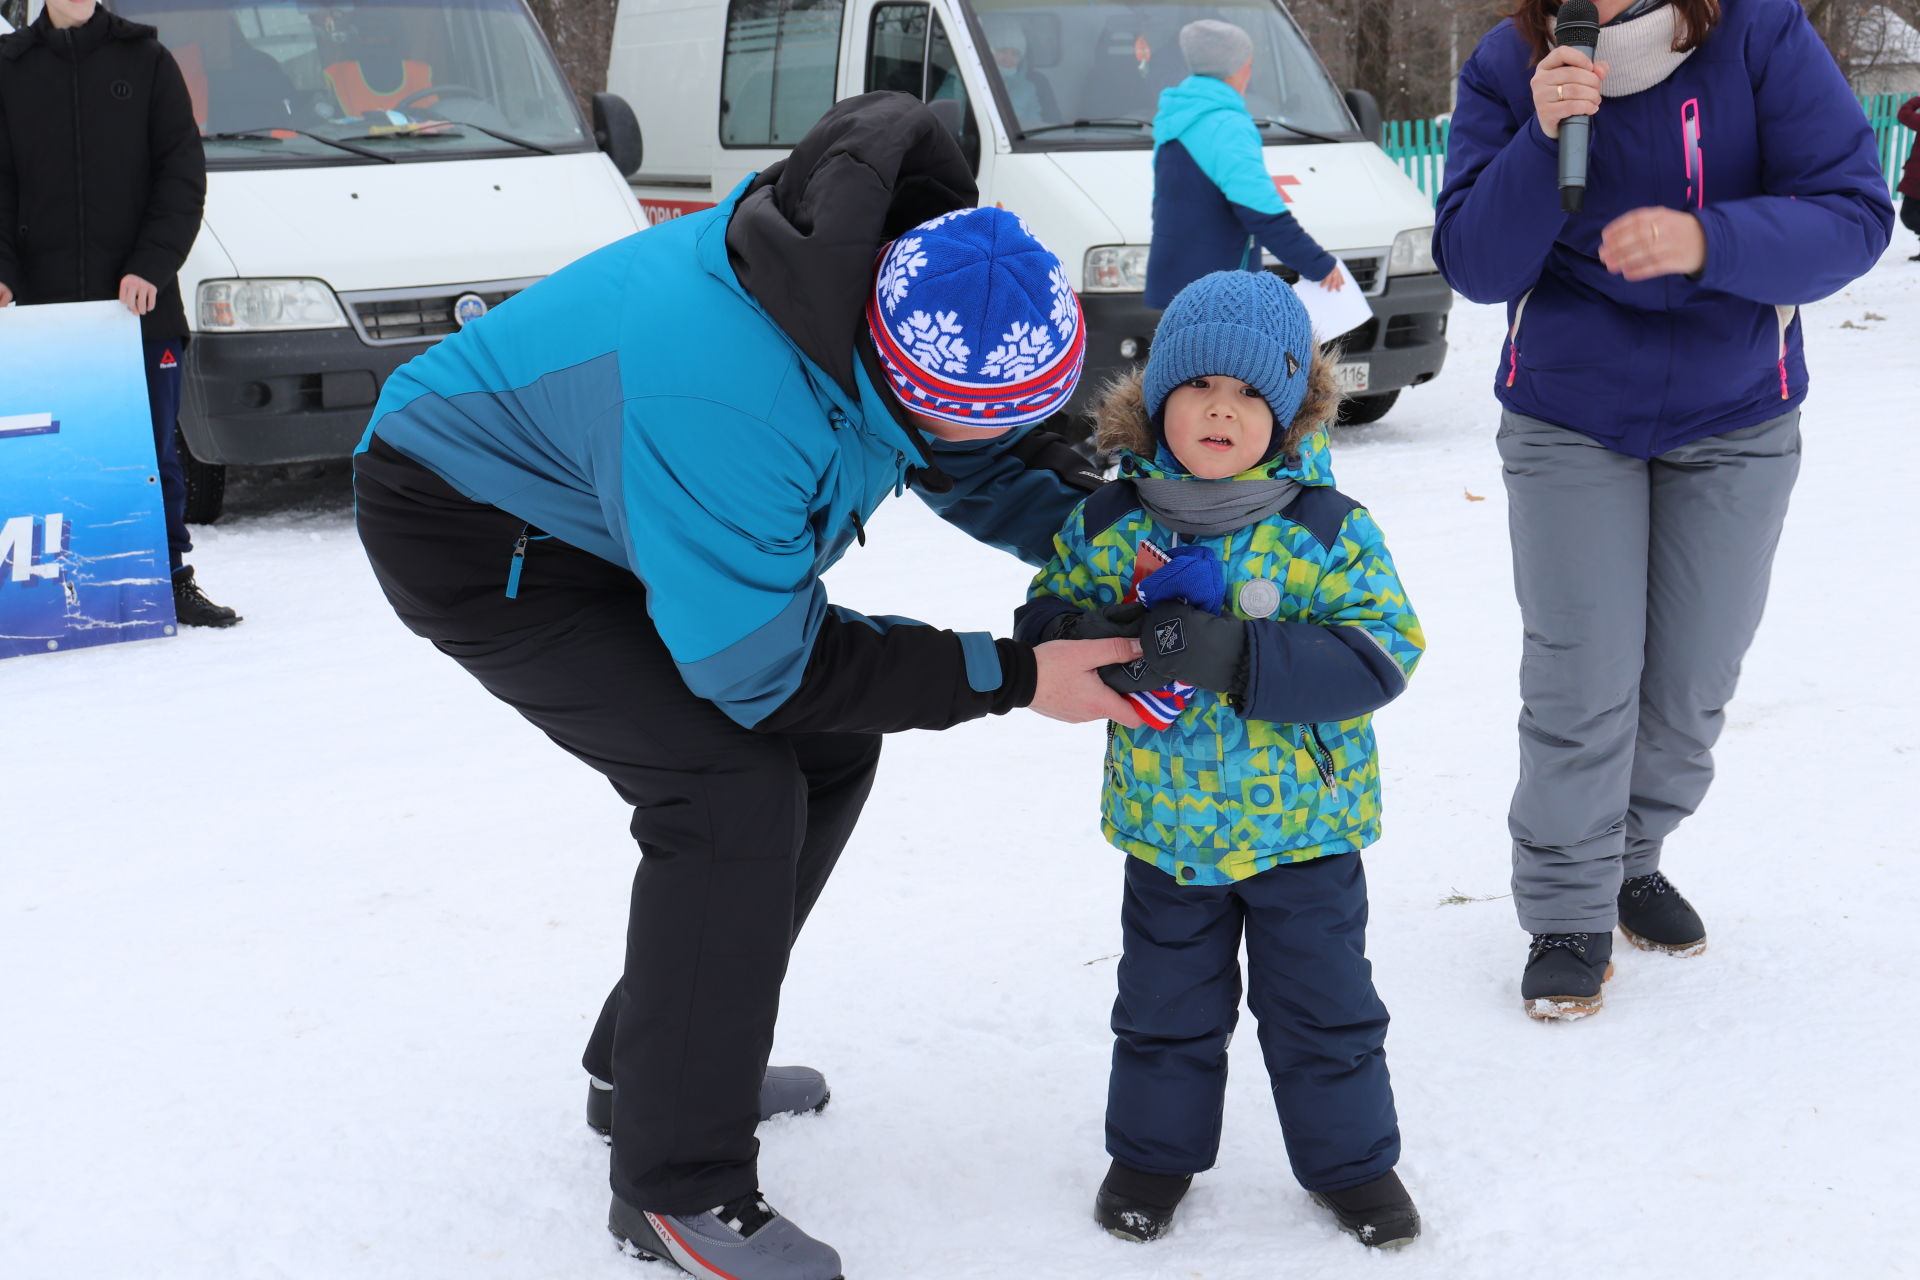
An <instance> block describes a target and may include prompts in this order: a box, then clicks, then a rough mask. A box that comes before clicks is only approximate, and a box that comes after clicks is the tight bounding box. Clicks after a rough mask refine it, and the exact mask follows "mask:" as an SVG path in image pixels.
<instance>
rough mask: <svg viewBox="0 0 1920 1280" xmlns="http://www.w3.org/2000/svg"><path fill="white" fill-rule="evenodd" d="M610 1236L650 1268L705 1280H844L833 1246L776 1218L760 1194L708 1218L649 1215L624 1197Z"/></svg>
mask: <svg viewBox="0 0 1920 1280" xmlns="http://www.w3.org/2000/svg"><path fill="white" fill-rule="evenodd" d="M607 1230H608V1231H611V1232H612V1233H613V1236H614V1238H615V1239H616V1240H618V1241H619V1242H620V1247H621V1249H623V1250H624V1251H626V1252H627V1253H629V1254H632V1255H633V1256H634V1257H636V1258H641V1259H644V1260H646V1261H648V1262H662V1261H664V1262H671V1263H672V1264H673V1265H674V1266H676V1267H679V1268H680V1269H681V1270H682V1271H684V1272H686V1273H687V1274H688V1275H690V1276H700V1277H702V1280H842V1277H841V1272H840V1255H839V1254H838V1253H836V1252H834V1250H833V1249H832V1247H831V1246H828V1245H825V1244H822V1243H821V1242H820V1241H818V1240H815V1239H814V1238H813V1237H812V1236H810V1235H808V1234H807V1233H806V1232H804V1231H802V1230H801V1229H800V1228H798V1227H796V1226H794V1225H793V1223H791V1222H789V1221H788V1220H787V1219H785V1218H783V1217H781V1216H780V1215H779V1214H777V1213H775V1212H774V1211H773V1209H772V1208H771V1207H770V1206H769V1205H768V1204H767V1202H766V1201H765V1200H763V1199H761V1197H760V1193H759V1192H758V1191H755V1192H753V1193H751V1194H749V1195H745V1196H742V1197H740V1199H738V1200H733V1201H730V1202H728V1203H726V1204H723V1205H717V1206H715V1207H714V1208H712V1209H709V1210H707V1211H706V1212H705V1213H691V1214H667V1213H649V1212H647V1211H646V1210H644V1209H636V1208H634V1207H633V1206H632V1205H630V1204H628V1203H627V1202H626V1201H624V1200H622V1199H621V1198H620V1197H619V1196H615V1197H614V1198H613V1205H612V1207H611V1208H610V1209H608V1210H607Z"/></svg>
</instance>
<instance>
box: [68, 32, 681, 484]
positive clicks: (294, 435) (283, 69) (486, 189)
mask: <svg viewBox="0 0 1920 1280" xmlns="http://www.w3.org/2000/svg"><path fill="white" fill-rule="evenodd" d="M34 7H35V10H36V12H37V10H38V8H39V5H38V4H37V3H36V4H35V6H34ZM108 7H110V8H112V9H113V10H114V11H115V12H117V13H119V14H121V15H122V16H124V17H127V18H131V19H133V20H134V21H136V22H145V23H149V24H151V25H153V26H155V27H158V28H159V31H160V39H161V42H162V43H164V44H165V45H166V46H167V47H168V49H169V50H171V51H172V53H173V55H174V58H175V60H176V61H178V62H179V64H180V68H181V71H182V73H183V74H184V75H185V77H186V80H187V88H188V93H189V94H190V96H191V97H192V98H193V104H194V113H195V115H196V117H197V118H198V119H199V122H200V126H201V132H202V135H203V138H204V143H205V147H206V154H207V206H206V218H205V222H204V224H203V225H202V227H201V230H200V236H199V238H198V239H197V240H196V241H195V242H194V246H193V252H192V253H191V254H190V255H189V256H188V258H187V262H186V265H185V267H183V268H182V269H181V272H180V290H181V296H182V298H183V300H184V301H185V303H186V308H187V323H188V325H189V327H190V328H191V330H192V335H191V341H190V342H189V344H188V346H187V352H186V367H185V375H186V376H185V379H184V384H183V390H182V404H181V412H180V430H181V434H182V436H183V438H184V440H185V442H186V445H187V447H188V449H189V451H190V452H191V455H192V459H193V461H189V464H188V481H189V518H190V519H194V520H201V521H204V520H210V519H212V518H213V517H214V516H215V515H217V514H218V513H219V509H220V503H221V500H222V494H223V480H224V470H223V466H224V464H229V463H281V462H298V461H305V460H309V459H317V458H338V457H344V456H346V455H347V454H348V453H350V452H352V450H353V447H354V445H355V444H356V443H358V441H359V439H360V435H361V433H362V432H363V431H365V430H366V425H367V415H368V413H369V412H370V411H371V410H372V408H373V403H374V400H375V398H376V397H377V396H378V395H379V394H380V387H381V384H382V383H383V382H384V381H385V380H386V377H387V375H388V374H389V373H391V372H392V371H393V370H394V369H395V368H396V367H398V366H399V365H401V364H403V363H405V362H406V361H407V360H409V359H411V358H412V357H414V356H415V355H418V354H419V353H420V352H421V351H422V350H424V349H425V348H426V347H427V346H428V345H430V344H431V343H433V342H434V341H435V340H437V339H438V338H440V337H442V336H444V335H446V334H448V333H452V332H453V331H454V330H455V329H456V328H458V327H460V326H461V325H463V324H466V323H467V322H469V321H470V320H472V319H473V318H474V317H476V316H479V315H483V314H485V312H486V311H487V309H488V308H489V307H493V306H497V305H499V304H500V303H501V302H502V301H504V300H505V299H507V298H509V297H512V296H513V295H514V294H515V293H517V292H518V291H519V290H521V289H524V288H526V287H527V286H528V285H529V284H532V283H533V282H534V281H536V280H539V279H540V278H541V277H543V276H545V275H548V274H549V273H551V272H553V271H556V270H558V269H559V268H560V267H562V266H565V265H566V264H567V263H569V262H571V261H573V260H574V259H575V258H578V257H580V256H581V255H583V254H586V253H590V252H592V251H593V250H594V249H597V248H599V247H600V246H602V245H604V244H607V243H610V242H611V241H614V240H617V239H619V238H620V237H622V236H627V235H631V234H633V233H634V232H635V231H637V230H640V229H642V228H644V227H645V226H646V225H647V223H646V220H645V218H644V217H643V216H642V215H641V213H640V210H639V206H638V205H637V204H636V203H635V202H634V198H633V192H632V190H631V188H629V187H628V186H627V183H626V180H625V178H624V177H623V176H622V174H623V172H632V171H633V170H634V169H636V168H637V167H638V166H639V163H640V158H641V157H640V136H639V131H638V128H637V126H636V125H635V124H634V121H633V113H632V111H631V110H630V109H629V108H627V106H626V104H625V103H622V102H620V101H619V100H618V99H616V98H614V97H612V95H605V94H603V95H600V97H599V98H597V99H596V100H595V101H594V104H593V106H594V111H593V114H594V117H595V118H594V122H593V126H592V127H589V125H588V122H587V121H586V120H585V119H583V118H582V115H581V112H580V109H579V107H578V106H577V105H576V104H575V102H574V98H573V95H572V93H571V92H570V91H569V90H568V88H567V84H566V81H565V79H564V78H563V77H562V76H561V73H560V69H559V67H558V66H557V65H556V63H555V62H554V58H553V51H552V50H551V49H550V48H549V47H548V45H547V41H546V37H545V36H544V35H542V34H541V31H540V28H539V26H538V25H536V24H535V22H534V20H533V17H532V15H531V14H530V13H529V12H528V10H527V7H526V3H525V0H108ZM603 151H608V152H611V153H612V156H611V158H610V156H609V155H608V154H603Z"/></svg>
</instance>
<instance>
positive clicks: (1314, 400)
mask: <svg viewBox="0 0 1920 1280" xmlns="http://www.w3.org/2000/svg"><path fill="white" fill-rule="evenodd" d="M1145 375H1146V370H1145V369H1144V367H1141V366H1135V367H1134V369H1133V370H1132V371H1131V372H1129V373H1124V374H1121V375H1120V376H1119V377H1116V378H1115V379H1114V380H1113V381H1112V382H1109V383H1108V384H1107V386H1106V389H1105V390H1104V391H1103V392H1102V393H1101V396H1100V404H1099V407H1098V408H1096V409H1095V410H1094V429H1093V443H1094V447H1096V448H1098V449H1100V450H1102V451H1103V452H1106V453H1128V454H1132V455H1133V457H1134V458H1135V459H1137V460H1138V461H1139V462H1140V463H1141V464H1144V465H1145V466H1147V467H1154V465H1155V463H1154V459H1155V455H1156V454H1157V453H1158V452H1159V448H1160V441H1159V436H1158V433H1157V432H1156V431H1155V430H1154V428H1153V419H1152V418H1151V417H1149V416H1148V414H1147V402H1146V393H1145V391H1144V390H1143V389H1142V387H1143V382H1144V379H1145ZM1339 408H1340V391H1339V388H1337V387H1336V386H1335V385H1334V382H1333V363H1332V361H1330V360H1328V359H1327V358H1326V357H1325V356H1324V355H1321V354H1318V353H1315V355H1314V357H1313V364H1312V366H1311V367H1310V368H1309V369H1308V370H1307V397H1306V399H1304V400H1302V401H1301V402H1300V411H1299V412H1298V413H1296V414H1294V415H1293V423H1292V425H1291V426H1289V427H1288V428H1287V433H1286V435H1285V436H1284V437H1283V438H1282V439H1281V442H1280V450H1279V452H1278V453H1276V454H1275V455H1274V456H1273V459H1272V461H1270V462H1264V463H1262V464H1261V465H1260V466H1258V467H1256V468H1253V472H1257V473H1260V474H1266V475H1277V474H1280V473H1281V472H1283V471H1297V472H1299V473H1300V477H1299V478H1300V481H1301V483H1303V484H1332V483H1333V477H1332V473H1331V469H1330V468H1329V467H1328V466H1327V463H1326V452H1327V450H1326V447H1325V443H1324V435H1325V433H1324V430H1323V429H1325V428H1330V427H1331V426H1332V425H1333V417H1334V414H1335V413H1336V412H1337V411H1338V410H1339ZM1316 433H1318V434H1319V435H1320V437H1321V439H1320V440H1319V441H1318V442H1316V441H1314V440H1313V437H1314V436H1315V435H1316ZM1314 443H1318V444H1319V447H1318V448H1315V447H1312V445H1313V444H1314ZM1308 455H1313V456H1311V457H1309V456H1308Z"/></svg>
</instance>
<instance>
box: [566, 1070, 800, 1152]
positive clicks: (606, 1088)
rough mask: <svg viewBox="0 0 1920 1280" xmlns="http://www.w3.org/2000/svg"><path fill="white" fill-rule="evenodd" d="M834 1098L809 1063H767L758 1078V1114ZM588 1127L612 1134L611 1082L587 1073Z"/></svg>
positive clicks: (793, 1110)
mask: <svg viewBox="0 0 1920 1280" xmlns="http://www.w3.org/2000/svg"><path fill="white" fill-rule="evenodd" d="M832 1098H833V1090H831V1089H829V1088H827V1078H826V1077H825V1076H823V1075H821V1074H820V1073H819V1072H818V1071H815V1070H814V1069H813V1068H812V1067H768V1068H767V1074H766V1078H765V1079H763V1080H761V1082H760V1118H761V1119H762V1120H771V1119H773V1118H774V1117H775V1116H797V1115H805V1114H807V1113H809V1112H814V1111H823V1110H825V1109H826V1105H827V1103H828V1102H829V1101H830V1100H831V1099H832ZM587 1127H588V1128H590V1129H592V1130H593V1131H594V1132H595V1133H597V1134H599V1135H600V1136H601V1137H603V1138H607V1137H611V1136H612V1134H613V1086H612V1085H611V1084H608V1083H607V1082H606V1081H605V1080H602V1079H600V1078H599V1077H597V1076H588V1077H587Z"/></svg>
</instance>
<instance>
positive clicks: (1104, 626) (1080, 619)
mask: <svg viewBox="0 0 1920 1280" xmlns="http://www.w3.org/2000/svg"><path fill="white" fill-rule="evenodd" d="M1146 616H1147V606H1145V605H1143V604H1141V603H1140V602H1139V601H1137V600H1129V601H1127V602H1126V603H1124V604H1110V605H1108V606H1106V608H1104V609H1086V610H1077V611H1075V612H1073V613H1063V614H1061V615H1060V616H1059V617H1057V618H1055V619H1053V620H1052V621H1051V622H1049V623H1047V627H1046V630H1045V631H1044V632H1043V633H1042V638H1043V639H1047V640H1105V639H1107V638H1108V637H1110V636H1126V637H1128V638H1129V639H1131V638H1133V637H1135V636H1137V635H1139V634H1140V624H1141V622H1142V620H1143V619H1145V618H1146ZM1108 683H1109V684H1111V683H1112V682H1111V681H1109V682H1108Z"/></svg>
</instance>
